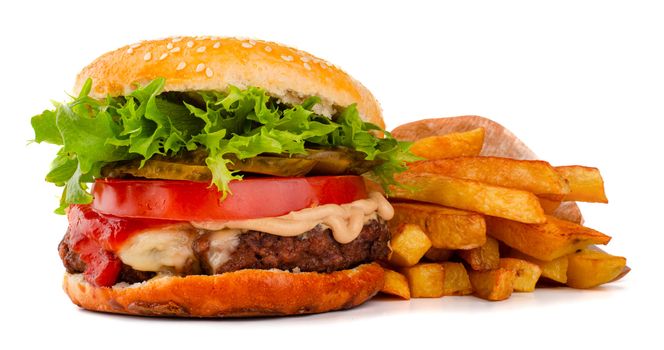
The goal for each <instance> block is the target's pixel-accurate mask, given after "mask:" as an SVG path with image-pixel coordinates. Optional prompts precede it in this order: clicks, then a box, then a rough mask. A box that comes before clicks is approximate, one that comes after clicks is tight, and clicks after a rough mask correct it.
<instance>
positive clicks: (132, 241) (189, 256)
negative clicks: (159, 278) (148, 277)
mask: <svg viewBox="0 0 664 350" xmlns="http://www.w3.org/2000/svg"><path fill="white" fill-rule="evenodd" d="M196 237H197V233H196V232H195V231H194V230H192V229H191V227H188V226H182V225H180V226H175V227H170V228H165V229H160V230H151V231H150V230H149V231H144V232H141V233H139V234H135V235H133V236H132V237H131V238H129V239H128V240H127V242H125V243H124V244H123V245H122V247H121V248H120V250H118V252H117V254H118V257H119V258H120V260H122V262H123V263H125V264H127V265H129V266H131V267H132V268H134V269H135V270H139V271H169V272H173V273H179V272H181V271H183V270H184V268H185V267H186V266H187V265H188V264H191V263H192V261H193V259H194V251H193V249H192V244H193V241H194V239H195V238H196Z"/></svg>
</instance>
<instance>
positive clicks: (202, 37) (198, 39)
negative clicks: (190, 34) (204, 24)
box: [195, 36, 207, 41]
mask: <svg viewBox="0 0 664 350" xmlns="http://www.w3.org/2000/svg"><path fill="white" fill-rule="evenodd" d="M205 39H207V37H206V36H199V37H196V39H195V40H196V41H201V40H205Z"/></svg>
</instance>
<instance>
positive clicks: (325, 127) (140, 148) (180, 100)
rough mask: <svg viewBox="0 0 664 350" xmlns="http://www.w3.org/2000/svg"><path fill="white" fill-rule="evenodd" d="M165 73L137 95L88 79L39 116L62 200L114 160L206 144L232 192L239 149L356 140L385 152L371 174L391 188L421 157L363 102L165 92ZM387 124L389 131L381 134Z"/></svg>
mask: <svg viewBox="0 0 664 350" xmlns="http://www.w3.org/2000/svg"><path fill="white" fill-rule="evenodd" d="M164 85H165V80H164V79H162V78H158V79H155V80H153V81H152V82H150V83H149V84H147V85H145V86H143V87H140V88H138V89H137V90H135V91H134V92H132V93H131V94H130V95H128V96H120V97H108V98H106V99H104V100H96V99H93V98H91V97H90V96H89V93H90V91H91V88H92V81H90V80H88V81H87V82H86V83H85V85H84V87H83V89H82V90H81V93H80V94H79V96H77V97H74V98H73V99H72V101H70V102H68V103H56V104H54V108H53V109H51V110H46V111H44V112H42V113H41V114H39V115H36V116H34V117H33V118H32V120H31V123H32V127H33V129H34V132H35V138H34V141H35V142H38V143H40V142H47V143H52V144H55V145H60V146H62V147H61V148H60V150H59V151H58V153H57V156H56V158H55V159H54V160H53V162H52V163H51V169H50V170H49V172H48V174H47V175H46V181H48V182H52V183H53V184H55V185H57V186H62V187H64V188H63V194H62V197H61V198H62V199H61V202H60V208H59V209H58V210H57V212H61V213H62V212H64V208H66V207H67V206H68V205H70V204H84V203H90V202H91V201H92V196H91V195H90V193H89V192H88V187H87V183H90V182H92V181H94V179H95V178H96V177H98V176H99V174H100V171H101V168H102V167H103V166H104V165H106V164H109V163H112V162H116V161H122V160H133V159H140V160H141V161H142V163H141V164H143V163H144V162H145V161H146V160H148V159H150V158H152V157H153V156H155V155H161V156H166V157H169V156H175V155H177V154H178V152H181V151H183V150H188V151H193V150H196V149H198V148H202V149H204V150H205V151H206V152H207V155H208V156H207V158H206V159H205V163H206V164H207V166H208V167H209V168H210V171H211V173H212V184H213V185H214V186H216V187H217V188H218V189H219V190H220V191H221V192H222V193H223V195H224V197H225V196H226V194H227V193H229V191H230V188H229V186H228V184H229V182H230V181H232V180H240V179H241V178H242V177H241V175H239V174H237V173H236V172H233V171H230V170H229V169H228V164H229V163H230V162H231V160H229V157H230V156H234V157H230V158H237V159H247V158H251V157H255V156H257V155H259V154H263V153H277V154H288V155H293V154H305V153H306V148H307V147H337V146H343V147H348V148H351V149H354V150H357V151H360V152H362V153H364V154H365V155H366V159H367V160H378V161H379V162H378V163H379V164H380V165H378V166H377V167H376V168H374V169H373V171H372V176H373V177H374V178H375V179H377V180H379V181H380V182H381V183H382V184H383V186H384V188H387V186H388V185H390V184H394V183H395V182H394V174H395V173H397V172H400V171H403V170H405V169H406V168H405V162H407V161H412V160H416V159H417V158H415V157H414V156H413V155H412V154H410V153H409V152H408V147H409V146H410V144H409V143H404V142H399V141H397V140H396V139H394V138H393V137H392V135H390V134H389V133H388V132H385V131H384V130H381V129H380V128H379V127H377V126H376V125H373V124H370V123H365V122H363V121H362V120H361V119H360V116H359V113H358V111H357V108H356V106H355V105H350V106H348V107H347V108H345V109H344V110H343V111H341V112H340V113H339V114H338V115H336V116H335V117H334V118H332V119H329V118H326V117H323V116H321V115H318V114H316V113H315V112H314V111H313V107H314V106H315V105H316V104H317V103H319V102H320V99H319V98H318V97H310V98H308V99H306V100H305V101H303V102H302V104H300V105H293V106H291V105H284V104H281V103H279V102H278V100H276V99H274V98H272V97H270V96H269V95H268V94H267V93H266V92H265V91H264V90H262V89H260V88H256V87H248V88H246V89H244V90H242V89H239V88H237V87H234V86H231V87H229V89H228V91H224V92H220V91H200V92H189V93H183V92H177V93H175V92H164V91H163V88H164ZM376 131H378V133H380V132H383V133H384V135H385V136H384V137H383V138H379V137H377V136H376Z"/></svg>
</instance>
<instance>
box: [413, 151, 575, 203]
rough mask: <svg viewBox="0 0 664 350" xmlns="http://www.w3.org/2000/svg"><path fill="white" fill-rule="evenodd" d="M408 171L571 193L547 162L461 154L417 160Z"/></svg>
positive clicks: (554, 193) (540, 192) (546, 192)
mask: <svg viewBox="0 0 664 350" xmlns="http://www.w3.org/2000/svg"><path fill="white" fill-rule="evenodd" d="M408 169H409V171H412V172H425V173H433V174H440V175H445V176H449V177H454V178H459V179H466V180H475V181H480V182H484V183H487V184H490V185H494V186H501V187H508V188H516V189H519V190H524V191H528V192H532V193H535V194H537V195H544V196H549V197H559V198H562V197H563V196H564V195H566V194H567V193H569V186H568V185H567V182H566V181H565V179H564V178H563V177H562V176H560V175H559V174H558V173H557V172H556V170H555V169H554V168H553V167H552V166H551V165H550V164H549V163H547V162H544V161H541V160H517V159H510V158H499V157H458V158H449V159H439V160H429V161H421V162H415V163H412V164H410V165H409V166H408Z"/></svg>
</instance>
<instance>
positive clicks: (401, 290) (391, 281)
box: [380, 269, 410, 299]
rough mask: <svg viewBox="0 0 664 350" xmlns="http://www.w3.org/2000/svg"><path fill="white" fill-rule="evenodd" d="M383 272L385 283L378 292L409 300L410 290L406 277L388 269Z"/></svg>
mask: <svg viewBox="0 0 664 350" xmlns="http://www.w3.org/2000/svg"><path fill="white" fill-rule="evenodd" d="M384 270H385V283H384V284H383V288H382V289H381V290H380V291H381V292H383V293H387V294H391V295H396V296H398V297H401V298H403V299H410V288H409V287H408V280H407V279H406V276H404V275H402V274H400V273H398V272H396V271H392V270H390V269H384Z"/></svg>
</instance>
